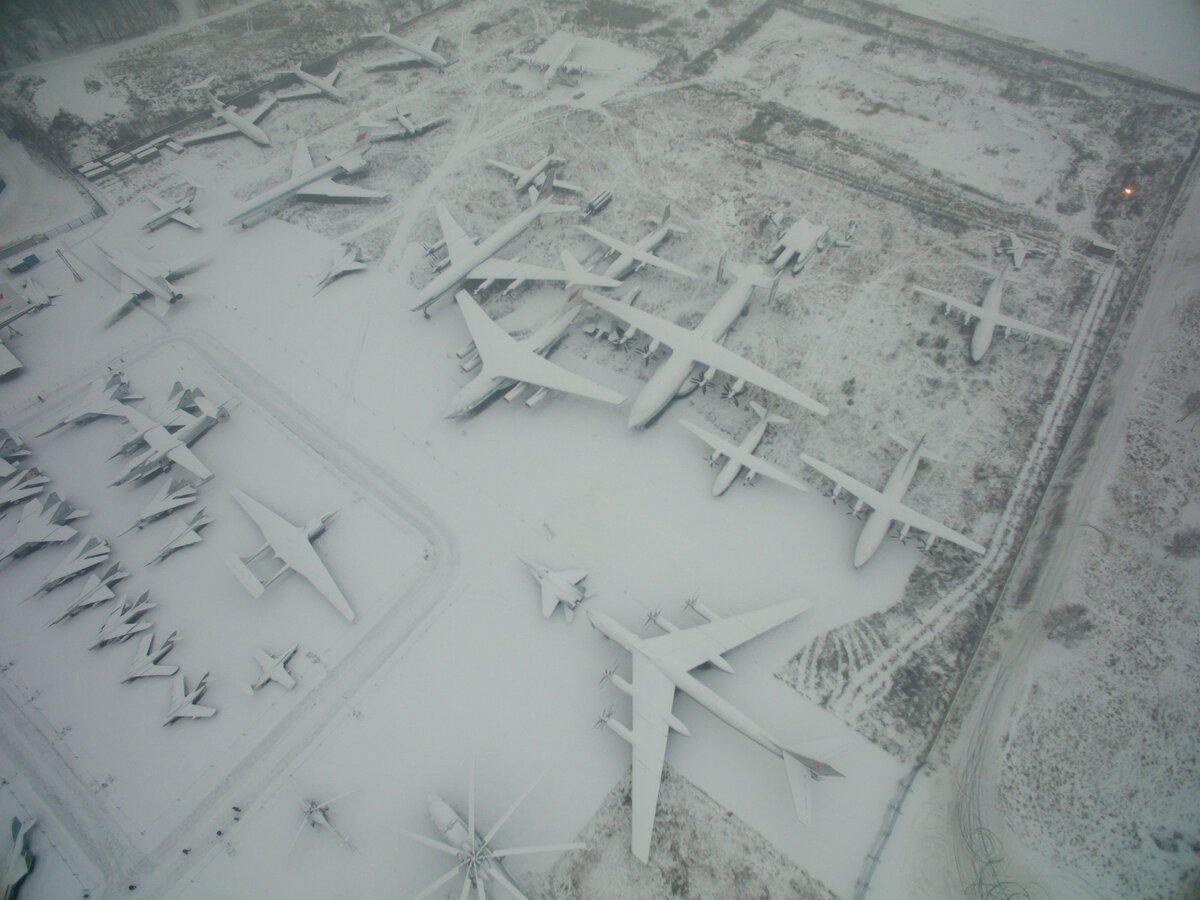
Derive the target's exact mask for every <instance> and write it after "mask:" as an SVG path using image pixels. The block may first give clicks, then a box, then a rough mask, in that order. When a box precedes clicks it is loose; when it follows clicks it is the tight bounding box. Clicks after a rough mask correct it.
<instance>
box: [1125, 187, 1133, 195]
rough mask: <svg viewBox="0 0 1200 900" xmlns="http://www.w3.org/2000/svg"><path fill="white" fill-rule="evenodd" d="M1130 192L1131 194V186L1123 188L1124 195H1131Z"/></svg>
mask: <svg viewBox="0 0 1200 900" xmlns="http://www.w3.org/2000/svg"><path fill="white" fill-rule="evenodd" d="M1132 194H1133V188H1131V187H1127V188H1125V196H1126V197H1129V196H1131V195H1132Z"/></svg>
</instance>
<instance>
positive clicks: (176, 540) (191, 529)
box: [146, 508, 216, 566]
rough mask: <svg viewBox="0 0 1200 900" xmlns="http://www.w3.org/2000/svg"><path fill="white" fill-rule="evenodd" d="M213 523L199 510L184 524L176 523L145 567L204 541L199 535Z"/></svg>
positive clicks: (202, 510)
mask: <svg viewBox="0 0 1200 900" xmlns="http://www.w3.org/2000/svg"><path fill="white" fill-rule="evenodd" d="M214 521H216V520H215V519H214V518H213V517H212V516H210V515H208V514H207V513H206V512H205V511H204V509H203V508H201V509H198V510H196V512H195V513H193V514H192V517H191V518H190V519H188V520H187V521H186V522H176V523H175V527H174V528H172V529H171V536H170V537H169V538H167V542H166V543H165V544H163V545H162V546H161V547H160V548H159V549H158V553H156V554H154V557H153V558H152V559H150V560H149V561H148V562H147V563H146V565H148V566H152V565H154V564H155V563H160V562H162V561H163V560H164V559H166V558H167V557H168V556H170V555H171V554H173V553H177V552H178V551H180V550H183V549H184V548H185V547H191V546H194V545H196V544H198V543H200V542H201V541H202V540H204V536H203V535H201V534H200V532H201V530H202V529H203V528H204V527H205V526H207V525H211V524H212V523H213V522H214Z"/></svg>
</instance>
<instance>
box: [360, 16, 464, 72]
mask: <svg viewBox="0 0 1200 900" xmlns="http://www.w3.org/2000/svg"><path fill="white" fill-rule="evenodd" d="M390 27H391V26H389V27H388V29H385V30H383V31H376V32H372V33H371V34H365V35H363V37H369V38H371V37H373V38H378V39H379V40H381V41H387V42H388V43H390V44H392V45H393V46H395V47H398V48H399V49H400V50H402V51H404V52H403V53H402V54H401V55H399V56H389V57H388V58H387V59H377V60H375V61H374V62H366V63H363V71H365V72H375V71H378V70H379V69H397V68H400V67H402V66H403V67H406V68H407V67H408V66H419V65H430V66H435V67H437V68H439V69H442V68H445V67H446V66H448V65H450V62H449V61H448V60H447V59H446V57H444V56H442V55H441V54H440V53H434V51H433V46H434V44H436V43H437V39H438V35H437V32H434V33H433V34H431V35H429V36H428V37H426V38H424V39H423V40H420V41H414V40H409V39H408V38H405V37H401V36H400V35H398V34H392V32H391V31H390Z"/></svg>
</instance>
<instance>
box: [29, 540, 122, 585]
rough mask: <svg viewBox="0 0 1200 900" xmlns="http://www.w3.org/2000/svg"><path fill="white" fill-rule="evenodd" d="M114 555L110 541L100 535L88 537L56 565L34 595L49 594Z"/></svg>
mask: <svg viewBox="0 0 1200 900" xmlns="http://www.w3.org/2000/svg"><path fill="white" fill-rule="evenodd" d="M111 555H112V548H111V547H110V546H109V545H108V541H106V540H104V539H103V538H98V537H88V538H86V539H85V540H82V541H80V542H79V543H78V544H76V545H75V549H74V550H72V551H71V553H70V554H68V556H67V558H66V559H64V560H63V561H62V562H60V563H59V564H58V565H57V566H55V567H54V571H53V572H51V573H50V574H49V575H47V576H46V580H45V581H44V582H42V586H41V587H40V588H38V589H37V592H36V593H35V594H34V595H33V596H35V597H37V596H39V595H41V594H48V593H50V592H51V591H52V590H54V589H55V588H57V587H61V586H62V585H64V584H66V583H67V582H68V581H72V580H74V579H76V578H79V577H80V576H81V575H86V574H87V573H88V572H89V571H91V570H92V569H94V568H96V566H99V565H102V564H103V563H106V562H108V558H109V556H111Z"/></svg>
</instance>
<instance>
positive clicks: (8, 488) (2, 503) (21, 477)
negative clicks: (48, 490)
mask: <svg viewBox="0 0 1200 900" xmlns="http://www.w3.org/2000/svg"><path fill="white" fill-rule="evenodd" d="M13 471H14V472H15V471H16V470H15V469H14V470H13ZM10 476H11V477H9V478H7V480H5V482H4V483H3V484H0V509H6V508H7V507H9V506H13V505H15V504H17V503H23V502H24V501H26V500H28V499H29V498H31V497H36V496H37V495H38V494H40V493H41V492H42V489H43V488H44V487H45V486H46V485H48V484H49V483H50V479H49V478H47V477H46V476H45V475H43V474H42V472H41V470H39V469H37V468H36V467H35V468H32V469H22V470H21V471H20V474H17V475H11V473H10Z"/></svg>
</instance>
